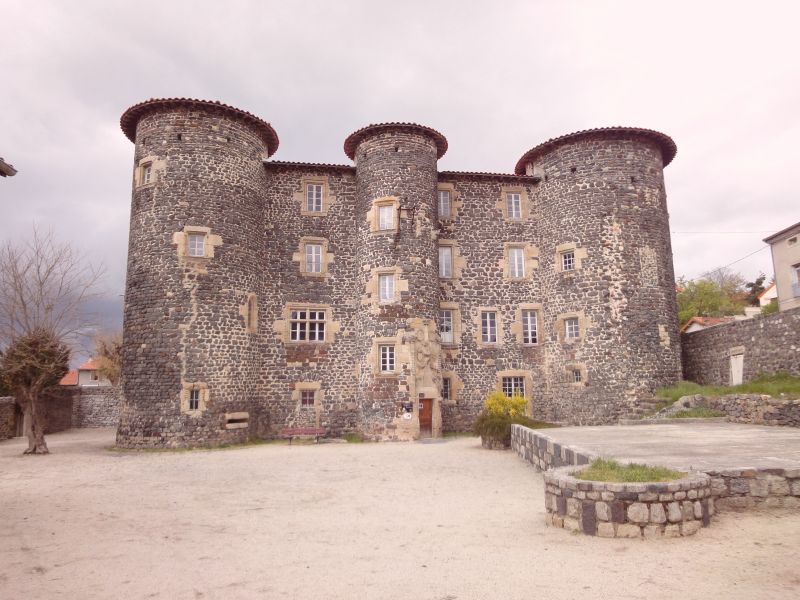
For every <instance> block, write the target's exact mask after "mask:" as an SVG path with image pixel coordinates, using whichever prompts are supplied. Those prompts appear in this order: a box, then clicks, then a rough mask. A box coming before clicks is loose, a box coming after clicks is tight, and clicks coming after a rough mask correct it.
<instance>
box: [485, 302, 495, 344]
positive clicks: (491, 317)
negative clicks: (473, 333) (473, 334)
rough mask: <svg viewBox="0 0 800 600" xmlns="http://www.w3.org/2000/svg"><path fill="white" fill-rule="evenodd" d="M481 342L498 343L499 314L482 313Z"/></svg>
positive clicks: (489, 311) (488, 311)
mask: <svg viewBox="0 0 800 600" xmlns="http://www.w3.org/2000/svg"><path fill="white" fill-rule="evenodd" d="M481 341H482V342H483V343H484V344H494V343H497V313H496V312H494V311H491V310H484V311H481Z"/></svg>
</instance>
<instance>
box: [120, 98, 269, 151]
mask: <svg viewBox="0 0 800 600" xmlns="http://www.w3.org/2000/svg"><path fill="white" fill-rule="evenodd" d="M179 107H185V108H202V109H204V110H207V111H211V112H219V113H224V114H225V115H226V116H229V117H234V118H237V119H239V120H242V121H245V122H246V123H249V124H251V125H254V126H255V128H256V129H257V130H258V132H259V133H260V134H261V139H262V140H264V143H265V144H266V145H267V152H268V153H269V155H270V156H272V155H273V154H275V151H276V150H277V149H278V144H279V140H278V133H277V132H276V131H275V130H274V129H273V128H272V125H270V124H269V123H267V122H266V121H264V120H263V119H260V118H258V117H257V116H255V115H254V114H252V113H249V112H247V111H245V110H240V109H238V108H235V107H233V106H230V105H228V104H223V103H222V102H219V101H216V100H195V99H193V98H151V99H150V100H145V101H144V102H139V104H134V105H133V106H131V107H130V108H129V109H128V110H126V111H125V112H124V113H122V117H120V120H119V126H120V127H121V128H122V132H123V133H124V134H125V135H126V136H127V138H128V139H129V140H130V141H132V142H135V141H136V125H137V123H139V119H141V118H142V117H143V116H145V115H146V114H148V113H151V112H153V111H156V110H160V109H173V108H179Z"/></svg>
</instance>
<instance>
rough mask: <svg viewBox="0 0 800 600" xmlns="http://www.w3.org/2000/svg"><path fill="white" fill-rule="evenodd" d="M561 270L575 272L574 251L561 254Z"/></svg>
mask: <svg viewBox="0 0 800 600" xmlns="http://www.w3.org/2000/svg"><path fill="white" fill-rule="evenodd" d="M561 270H562V271H574V270H575V251H574V250H570V251H569V252H562V253H561Z"/></svg>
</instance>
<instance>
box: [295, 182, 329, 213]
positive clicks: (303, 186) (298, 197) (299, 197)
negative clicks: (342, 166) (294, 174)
mask: <svg viewBox="0 0 800 600" xmlns="http://www.w3.org/2000/svg"><path fill="white" fill-rule="evenodd" d="M309 184H313V185H321V186H322V210H319V211H316V210H308V205H307V200H306V193H307V192H306V190H307V189H308V185H309ZM292 197H293V199H294V201H295V202H298V203H299V205H300V214H301V215H302V216H304V217H325V216H327V215H328V211H329V210H330V209H331V207H332V206H333V205H334V204H335V203H336V197H335V196H333V195H332V194H331V189H330V183H329V181H328V176H327V175H306V176H304V177H302V178H301V179H300V182H299V189H298V190H296V191H295V192H294V193H293V194H292Z"/></svg>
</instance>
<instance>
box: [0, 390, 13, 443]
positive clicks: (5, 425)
mask: <svg viewBox="0 0 800 600" xmlns="http://www.w3.org/2000/svg"><path fill="white" fill-rule="evenodd" d="M16 431H17V420H16V411H15V409H14V398H12V397H10V396H3V397H2V398H0V441H2V440H7V439H9V438H12V437H14V436H15V435H16Z"/></svg>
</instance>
